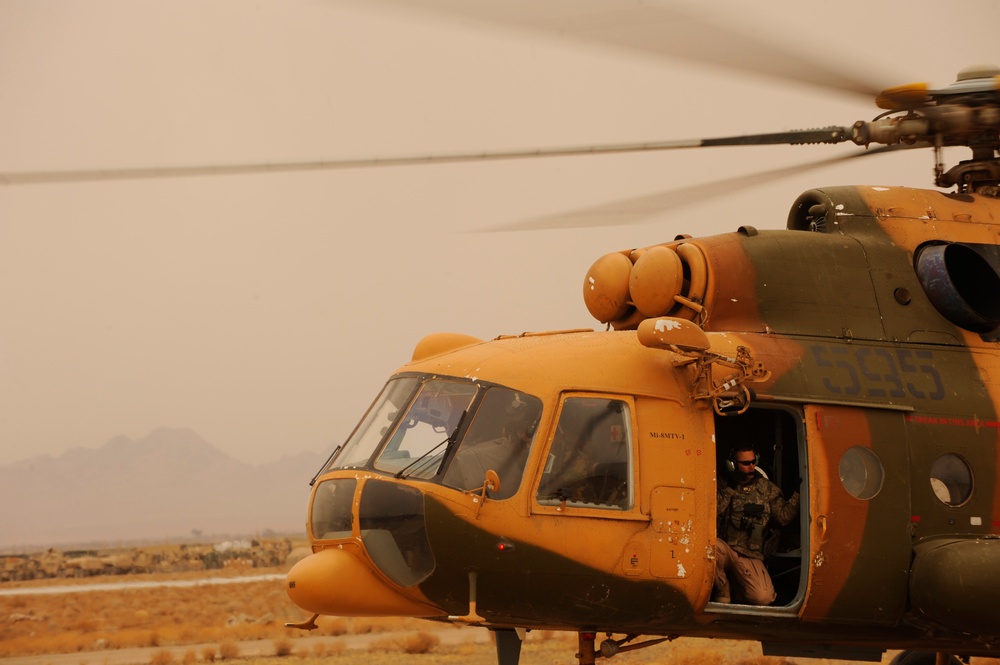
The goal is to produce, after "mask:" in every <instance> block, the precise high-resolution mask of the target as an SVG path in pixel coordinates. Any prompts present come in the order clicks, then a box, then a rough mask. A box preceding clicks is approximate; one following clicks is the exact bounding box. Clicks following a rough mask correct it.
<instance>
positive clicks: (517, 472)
mask: <svg viewBox="0 0 1000 665" xmlns="http://www.w3.org/2000/svg"><path fill="white" fill-rule="evenodd" d="M541 413H542V402H541V400H539V399H538V398H537V397H534V396H532V395H528V394H526V393H523V392H518V391H515V390H512V389H510V388H506V387H504V386H496V385H484V384H479V383H474V382H472V381H470V380H468V379H457V378H445V377H418V376H402V377H398V376H397V377H393V378H392V379H390V380H389V382H388V383H387V384H386V385H385V387H384V388H383V389H382V392H381V393H380V394H379V396H378V397H377V398H376V400H375V402H374V403H373V404H372V406H371V408H369V410H368V412H367V413H366V414H365V416H364V418H363V419H362V420H361V423H360V424H359V425H358V427H357V428H356V429H355V431H354V433H353V434H352V435H351V438H350V439H349V440H348V441H347V443H346V444H344V448H343V450H341V451H340V454H339V455H337V456H336V457H335V458H334V459H333V460H332V461H331V462H330V463H329V464H328V465H327V466H326V468H325V469H324V472H326V471H329V470H331V469H336V468H369V469H376V470H378V471H382V472H384V473H388V474H394V475H396V476H398V477H400V478H421V479H425V480H432V479H438V480H439V482H441V483H442V484H444V485H448V486H449V487H454V488H455V489H459V490H463V491H474V490H478V489H480V488H482V487H483V484H484V483H485V479H486V472H487V471H490V470H492V471H495V472H496V473H497V475H498V476H499V478H500V487H499V489H496V490H493V491H491V493H490V496H491V497H493V498H495V499H505V498H508V497H510V496H513V494H514V493H515V492H516V491H517V489H518V488H519V487H520V484H521V477H522V476H523V474H524V467H525V463H526V462H527V459H528V452H529V449H530V447H531V444H532V442H533V440H534V436H535V430H536V429H537V427H538V421H539V418H540V417H541Z"/></svg>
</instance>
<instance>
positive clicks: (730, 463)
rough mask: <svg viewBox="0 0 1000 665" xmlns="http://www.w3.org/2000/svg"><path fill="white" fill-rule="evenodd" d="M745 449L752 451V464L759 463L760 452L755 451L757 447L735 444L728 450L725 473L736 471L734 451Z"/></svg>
mask: <svg viewBox="0 0 1000 665" xmlns="http://www.w3.org/2000/svg"><path fill="white" fill-rule="evenodd" d="M746 450H752V451H753V463H754V466H757V465H759V464H760V453H758V452H757V449H756V448H755V447H753V446H736V447H734V448H730V450H729V457H728V458H727V459H726V472H727V473H736V453H737V452H739V451H746Z"/></svg>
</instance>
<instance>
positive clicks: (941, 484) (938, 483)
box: [931, 453, 972, 506]
mask: <svg viewBox="0 0 1000 665" xmlns="http://www.w3.org/2000/svg"><path fill="white" fill-rule="evenodd" d="M931 489H932V490H934V496H936V497H937V498H938V500H939V501H940V502H941V503H945V504H947V505H949V506H960V505H962V504H963V503H965V502H966V501H968V500H969V498H970V497H971V496H972V467H970V466H969V463H968V462H967V461H966V460H965V458H964V457H962V456H960V455H956V454H954V453H946V454H944V455H941V457H938V458H937V459H936V460H934V464H933V465H932V466H931Z"/></svg>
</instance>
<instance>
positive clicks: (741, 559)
mask: <svg viewBox="0 0 1000 665" xmlns="http://www.w3.org/2000/svg"><path fill="white" fill-rule="evenodd" d="M798 513H799V495H798V492H796V493H795V494H793V495H792V497H791V498H790V499H789V500H788V501H785V499H784V498H783V497H782V495H781V490H780V489H779V488H778V486H777V485H775V484H774V483H772V482H771V481H770V480H768V479H767V478H765V477H764V476H762V475H761V474H760V473H756V472H755V473H754V477H753V478H752V479H751V480H750V481H748V482H741V483H739V484H737V485H736V487H729V486H727V487H723V488H721V489H720V490H719V493H718V514H719V538H718V542H717V547H716V558H715V591H716V598H715V599H716V600H717V601H718V602H724V603H725V602H730V600H731V598H732V597H733V596H732V594H731V593H730V582H732V583H734V584H735V585H736V586H737V587H738V588H737V589H736V597H737V598H738V600H741V601H744V602H746V603H749V604H751V605H770V604H771V603H772V602H774V599H775V597H776V594H775V591H774V585H773V584H772V583H771V576H770V575H768V573H767V568H765V567H764V556H765V549H766V548H765V545H766V540H767V527H768V525H769V524H770V523H771V522H776V523H777V524H780V525H781V526H786V525H788V524H789V523H790V522H791V521H792V520H793V519H795V517H796V515H798Z"/></svg>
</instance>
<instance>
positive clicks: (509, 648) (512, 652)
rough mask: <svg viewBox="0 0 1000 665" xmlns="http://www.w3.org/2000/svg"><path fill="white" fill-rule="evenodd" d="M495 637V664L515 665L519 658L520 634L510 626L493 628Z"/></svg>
mask: <svg viewBox="0 0 1000 665" xmlns="http://www.w3.org/2000/svg"><path fill="white" fill-rule="evenodd" d="M493 635H494V636H495V637H496V639H497V665H517V663H518V661H519V660H521V636H520V635H518V634H517V631H516V630H514V629H512V628H507V629H503V630H494V631H493Z"/></svg>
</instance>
